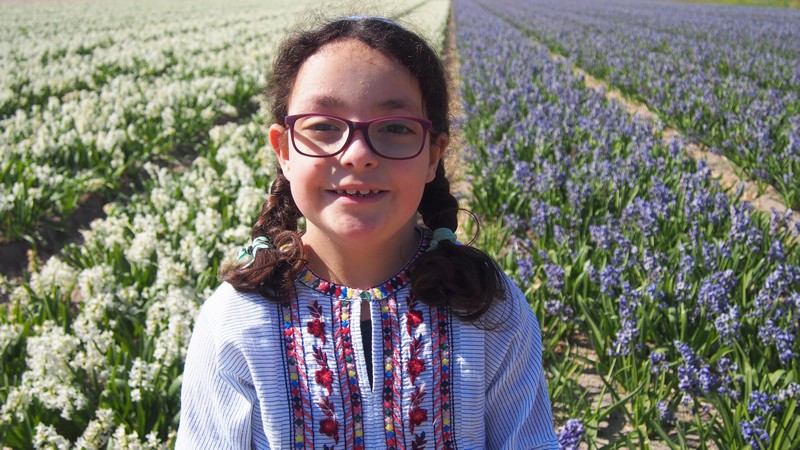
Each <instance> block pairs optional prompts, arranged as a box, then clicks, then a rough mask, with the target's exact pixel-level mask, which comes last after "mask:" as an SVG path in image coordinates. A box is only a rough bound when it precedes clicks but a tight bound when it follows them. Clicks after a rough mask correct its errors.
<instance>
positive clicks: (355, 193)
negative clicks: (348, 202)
mask: <svg viewBox="0 0 800 450" xmlns="http://www.w3.org/2000/svg"><path fill="white" fill-rule="evenodd" d="M333 192H336V193H337V194H338V195H346V196H348V197H369V196H371V195H376V194H380V193H381V192H383V191H381V190H379V189H366V190H355V189H335V190H334V191H333Z"/></svg>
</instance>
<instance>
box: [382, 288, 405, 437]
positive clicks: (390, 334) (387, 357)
mask: <svg viewBox="0 0 800 450" xmlns="http://www.w3.org/2000/svg"><path fill="white" fill-rule="evenodd" d="M396 319H397V304H396V302H395V299H394V297H389V298H387V299H384V300H381V329H382V332H383V361H384V378H383V380H384V381H383V414H384V418H383V423H384V430H385V431H386V448H387V450H395V449H396V448H398V439H397V436H398V435H400V436H402V434H403V428H402V427H403V421H402V418H401V417H402V405H401V403H400V399H401V396H400V389H398V386H402V383H403V381H402V376H401V375H402V374H401V372H402V368H401V367H400V365H399V361H400V333H399V332H398V331H399V328H400V324H399V323H398V322H397V320H396ZM401 442H402V441H401ZM401 448H402V446H401Z"/></svg>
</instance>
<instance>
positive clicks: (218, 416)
mask: <svg viewBox="0 0 800 450" xmlns="http://www.w3.org/2000/svg"><path fill="white" fill-rule="evenodd" d="M206 313H207V311H206V310H205V309H203V310H201V313H200V316H199V317H198V319H197V322H196V324H195V327H194V330H193V331H192V337H191V340H190V341H189V349H188V351H187V354H186V365H185V367H184V371H183V384H182V386H181V413H180V414H181V415H180V424H179V426H178V437H177V442H176V445H175V448H176V449H199V448H214V449H244V448H251V447H252V431H251V426H252V421H253V419H252V417H253V412H254V411H258V405H257V402H258V400H257V398H256V394H255V389H254V387H253V385H252V383H251V382H250V381H249V380H250V377H249V376H247V373H248V365H247V361H246V359H245V357H244V355H243V354H242V352H241V351H240V350H239V349H238V348H237V346H236V345H235V342H230V341H226V340H225V339H222V338H220V337H219V336H217V334H221V333H215V331H216V330H214V329H213V326H212V325H211V324H212V323H214V321H212V320H210V319H209V318H208V317H207V316H206Z"/></svg>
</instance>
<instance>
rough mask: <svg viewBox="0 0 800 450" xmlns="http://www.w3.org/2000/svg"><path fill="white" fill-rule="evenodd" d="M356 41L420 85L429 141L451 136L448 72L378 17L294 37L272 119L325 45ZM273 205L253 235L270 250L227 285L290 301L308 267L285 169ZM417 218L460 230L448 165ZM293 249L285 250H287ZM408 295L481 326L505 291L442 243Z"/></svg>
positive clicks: (473, 252) (230, 272)
mask: <svg viewBox="0 0 800 450" xmlns="http://www.w3.org/2000/svg"><path fill="white" fill-rule="evenodd" d="M347 39H353V40H357V41H360V42H362V43H364V44H366V45H367V46H369V47H371V48H373V49H375V50H377V51H379V52H380V53H382V54H384V55H387V56H389V57H391V58H393V59H394V60H396V61H398V62H399V63H400V64H402V65H403V66H404V67H406V68H407V69H408V70H409V71H410V72H411V74H412V75H413V76H414V77H416V79H417V80H418V81H419V86H420V89H421V91H422V99H423V103H424V104H423V107H424V111H425V113H426V115H427V118H428V119H429V120H430V121H431V122H433V126H432V128H431V133H432V139H431V141H432V142H433V141H435V139H436V137H438V136H440V135H441V134H443V133H444V134H449V133H450V119H449V101H450V99H449V95H448V87H447V78H446V75H445V70H444V66H443V65H442V62H441V60H440V59H439V57H438V55H437V54H436V52H434V51H433V49H431V47H430V46H429V45H428V44H427V43H426V42H425V41H424V40H423V39H422V38H420V37H419V36H418V35H416V34H415V33H413V32H411V31H409V30H407V29H405V28H404V27H402V26H400V25H399V24H397V23H395V22H393V21H390V20H386V19H382V18H376V17H350V18H345V19H339V20H335V21H332V22H328V23H326V24H325V25H323V26H321V27H319V28H316V29H313V30H310V31H301V32H295V33H293V34H291V35H290V36H289V37H288V38H287V39H286V40H285V41H284V42H283V44H282V45H281V46H280V48H279V50H278V53H277V56H276V58H275V60H274V62H273V71H272V75H273V76H272V79H271V86H270V88H269V90H268V93H269V96H270V98H271V100H272V108H271V112H272V120H273V121H274V122H275V123H281V124H282V123H283V121H284V117H286V115H287V111H288V103H289V97H290V96H291V93H292V88H293V86H294V83H295V80H296V77H297V74H298V72H299V71H300V68H301V66H302V65H303V63H304V62H305V61H306V59H308V58H309V57H310V56H311V55H313V54H314V53H316V52H317V51H318V50H319V49H320V48H322V47H323V46H324V45H326V44H328V43H332V42H336V41H341V40H347ZM277 170H278V175H277V177H276V178H275V180H274V182H273V183H272V189H271V190H270V195H269V198H267V200H266V202H264V206H263V207H262V209H261V214H260V215H259V217H258V220H257V221H256V223H255V225H254V226H253V230H252V233H251V235H252V237H253V238H255V237H258V236H266V237H267V238H268V239H269V240H270V242H272V244H273V248H272V249H269V250H260V251H258V252H256V254H255V259H254V260H253V262H252V263H250V264H248V265H227V266H224V267H223V268H222V270H221V272H220V275H221V278H222V280H224V281H227V282H229V283H231V284H232V285H233V286H234V287H236V288H237V289H239V290H242V291H248V292H259V293H262V294H264V295H265V296H266V297H267V298H269V299H273V300H276V301H286V300H288V299H289V298H290V296H291V293H292V291H293V289H294V287H293V286H294V279H295V277H296V275H297V274H298V273H299V271H300V270H302V268H303V265H304V263H305V254H304V251H303V246H302V242H301V239H300V233H299V232H298V229H297V221H298V219H300V218H301V213H300V211H299V210H298V209H297V206H296V205H295V203H294V200H293V199H292V194H291V191H290V188H289V181H288V180H287V179H286V177H285V176H284V175H283V173H282V171H281V169H280V168H278V169H277ZM418 211H419V212H420V214H421V216H422V221H423V222H424V223H425V225H426V226H427V227H428V228H430V229H432V230H433V229H436V228H442V227H444V228H449V229H450V230H452V231H454V232H455V231H456V229H458V218H457V214H458V211H459V209H458V201H457V200H456V199H455V197H453V195H452V194H451V193H450V182H449V181H448V179H447V176H446V174H445V167H444V162H443V158H442V160H440V161H439V166H438V167H437V170H436V177H435V178H434V180H433V181H431V182H430V183H428V184H426V185H425V190H424V192H423V195H422V200H421V202H420V205H419V208H418ZM287 244H288V245H287ZM409 271H410V274H411V291H412V292H413V293H414V294H415V295H417V296H418V297H419V298H420V300H422V301H423V302H425V303H427V304H429V305H434V306H445V305H446V306H450V307H452V308H453V310H454V311H455V312H456V314H458V315H459V317H461V318H462V319H464V320H468V321H474V320H477V319H478V318H479V317H480V316H481V315H483V313H484V312H486V311H487V310H488V309H489V306H491V304H492V302H494V301H495V300H496V299H498V298H500V297H501V295H502V294H503V292H504V282H503V276H502V271H501V270H500V268H499V267H498V266H497V264H496V263H495V262H494V260H492V258H490V257H489V256H488V255H486V254H485V253H483V252H482V251H480V250H478V249H476V248H473V247H471V246H469V245H456V244H454V243H451V242H449V241H444V242H440V243H439V246H438V248H437V249H436V250H434V251H431V252H425V253H424V254H422V255H420V256H418V257H417V258H416V259H415V260H414V261H413V262H412V264H411V265H410V267H409Z"/></svg>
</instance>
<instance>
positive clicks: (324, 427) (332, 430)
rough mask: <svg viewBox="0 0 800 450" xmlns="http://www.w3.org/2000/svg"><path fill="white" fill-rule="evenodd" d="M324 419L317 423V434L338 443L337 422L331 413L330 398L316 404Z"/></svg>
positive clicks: (334, 415) (332, 412)
mask: <svg viewBox="0 0 800 450" xmlns="http://www.w3.org/2000/svg"><path fill="white" fill-rule="evenodd" d="M317 406H319V409H320V410H322V413H323V414H325V418H324V419H322V420H321V421H320V422H319V432H320V433H322V434H324V435H325V436H328V437H330V438H333V440H334V442H336V443H337V444H338V443H339V422H338V421H337V420H336V414H335V413H334V411H333V403H331V400H330V397H325V398H324V399H322V401H321V402H319V403H318V404H317Z"/></svg>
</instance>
